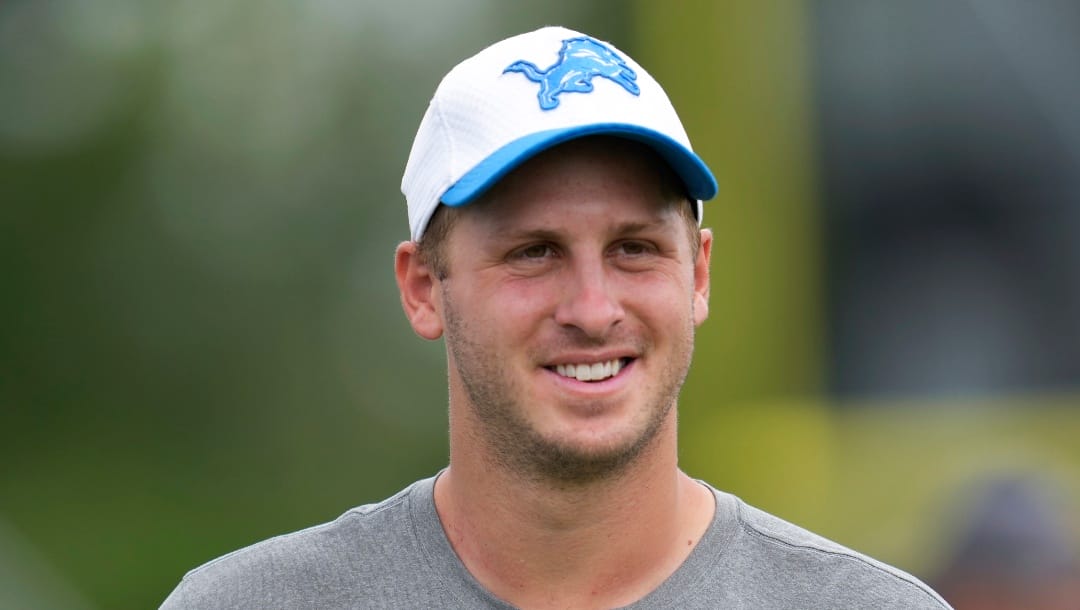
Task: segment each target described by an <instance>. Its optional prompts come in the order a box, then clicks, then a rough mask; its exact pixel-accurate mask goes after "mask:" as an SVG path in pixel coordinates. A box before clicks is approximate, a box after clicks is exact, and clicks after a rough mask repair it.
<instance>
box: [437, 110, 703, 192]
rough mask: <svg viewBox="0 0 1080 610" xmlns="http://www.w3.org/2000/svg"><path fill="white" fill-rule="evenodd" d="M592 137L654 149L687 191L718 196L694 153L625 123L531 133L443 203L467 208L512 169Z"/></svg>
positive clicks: (500, 153)
mask: <svg viewBox="0 0 1080 610" xmlns="http://www.w3.org/2000/svg"><path fill="white" fill-rule="evenodd" d="M592 135H613V136H619V137H622V138H627V139H630V140H636V141H639V142H642V143H644V144H647V145H649V146H651V147H652V148H653V149H654V150H655V151H656V152H657V153H658V154H659V155H660V156H661V157H662V158H663V159H664V160H665V161H667V162H668V164H669V165H670V166H671V168H672V169H673V170H675V173H676V174H678V176H679V177H680V178H681V179H682V181H683V184H684V185H685V186H686V192H687V194H688V195H690V197H692V198H694V199H698V200H702V201H704V200H707V199H712V198H713V197H715V196H716V191H717V186H716V178H714V177H713V175H712V172H711V171H709V168H708V166H706V165H705V162H704V161H702V160H701V158H700V157H698V156H697V155H696V154H694V152H693V151H691V150H689V149H688V148H686V147H685V146H683V145H682V144H680V143H679V142H677V141H675V140H673V139H671V138H670V137H668V136H666V135H664V134H662V133H660V132H657V131H653V130H651V129H644V128H642V127H640V126H638V125H628V124H625V123H594V124H591V125H579V126H575V127H566V128H562V129H549V130H546V131H540V132H537V133H533V134H529V135H527V136H525V137H523V138H519V139H517V140H514V141H513V142H511V143H509V144H507V145H506V146H503V147H502V148H500V149H499V150H497V151H495V152H494V153H492V154H491V156H489V157H488V158H486V159H484V160H483V161H481V162H480V163H478V164H477V165H476V167H474V168H472V169H471V170H469V172H468V173H466V174H465V175H464V176H462V177H461V179H460V180H458V181H457V182H456V183H455V184H454V185H453V186H451V187H450V188H449V189H447V191H446V192H445V193H443V196H442V197H441V198H440V201H441V202H442V203H443V204H445V205H448V206H451V207H458V206H463V205H466V204H468V203H470V202H472V201H474V200H475V199H476V198H477V197H479V196H480V195H482V194H484V192H485V191H487V190H488V189H489V188H491V187H492V186H494V185H495V183H496V182H498V181H499V180H501V179H502V178H503V176H505V175H506V174H508V173H510V171H511V170H513V169H514V168H516V167H517V166H519V165H521V164H522V163H524V162H525V161H528V160H529V159H530V158H532V157H534V156H535V155H537V154H539V153H541V152H543V151H545V150H547V149H549V148H551V147H552V146H555V145H556V144H561V143H563V142H566V141H569V140H573V139H576V138H581V137H584V136H592Z"/></svg>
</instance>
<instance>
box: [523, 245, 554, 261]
mask: <svg viewBox="0 0 1080 610" xmlns="http://www.w3.org/2000/svg"><path fill="white" fill-rule="evenodd" d="M550 252H551V247H550V246H548V245H547V244H536V245H533V246H529V247H527V248H524V249H523V250H521V251H520V252H519V256H520V257H521V258H544V257H545V256H547V255H548V254H549V253H550Z"/></svg>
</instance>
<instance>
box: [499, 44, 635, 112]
mask: <svg viewBox="0 0 1080 610" xmlns="http://www.w3.org/2000/svg"><path fill="white" fill-rule="evenodd" d="M507 72H520V73H522V74H524V75H525V77H526V78H528V79H529V80H531V81H533V82H537V83H540V92H539V93H537V94H536V97H537V99H539V100H540V107H541V108H543V109H544V110H551V109H552V108H555V107H557V106H558V105H559V95H561V94H563V93H567V92H573V93H589V92H591V91H592V90H593V84H592V79H593V78H595V77H597V76H602V77H604V78H606V79H608V80H610V81H613V82H615V83H618V84H619V85H621V86H622V88H623V89H626V90H627V91H629V92H630V93H632V94H634V95H638V94H639V93H640V92H641V89H639V88H638V85H637V83H636V82H635V81H636V80H637V74H636V73H635V72H634V71H633V70H631V69H630V67H629V66H627V65H626V61H625V60H623V58H621V57H619V56H618V55H617V54H616V53H615V52H614V51H612V50H611V49H609V48H607V47H606V46H604V45H602V44H600V43H599V42H597V41H595V40H593V39H592V38H588V37H585V36H580V37H577V38H570V39H567V40H564V41H563V43H562V49H560V50H559V60H558V61H556V62H555V63H554V64H552V65H551V67H550V68H548V69H547V70H540V69H539V68H537V67H536V65H535V64H532V63H530V62H527V61H515V62H514V63H512V64H510V65H509V66H507V67H506V69H505V70H503V74H506V73H507Z"/></svg>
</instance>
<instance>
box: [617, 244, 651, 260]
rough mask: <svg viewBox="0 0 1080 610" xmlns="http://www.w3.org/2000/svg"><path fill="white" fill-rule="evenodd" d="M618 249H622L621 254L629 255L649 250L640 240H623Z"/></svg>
mask: <svg viewBox="0 0 1080 610" xmlns="http://www.w3.org/2000/svg"><path fill="white" fill-rule="evenodd" d="M619 249H621V250H622V253H623V254H629V255H631V256H637V255H640V254H645V253H646V252H648V251H649V247H648V246H647V245H645V244H643V243H641V242H640V241H624V242H622V243H621V244H619Z"/></svg>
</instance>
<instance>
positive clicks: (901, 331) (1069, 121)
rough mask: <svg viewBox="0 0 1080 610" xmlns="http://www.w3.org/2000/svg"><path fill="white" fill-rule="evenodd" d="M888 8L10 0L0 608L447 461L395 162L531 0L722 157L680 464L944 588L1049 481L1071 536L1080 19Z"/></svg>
mask: <svg viewBox="0 0 1080 610" xmlns="http://www.w3.org/2000/svg"><path fill="white" fill-rule="evenodd" d="M902 4H903V6H900V5H898V4H894V3H881V2H878V3H874V2H868V3H855V2H849V3H845V2H838V1H831V2H820V3H810V4H804V3H798V2H791V1H785V2H761V3H758V2H749V1H747V2H716V3H714V2H704V1H696V2H681V3H658V2H657V3H653V2H645V1H641V2H636V3H628V2H616V1H600V0H594V1H591V2H582V1H576V2H570V1H562V0H560V1H551V0H548V1H538V0H531V1H528V2H515V3H499V2H490V1H482V0H471V1H462V2H455V3H446V2H439V1H435V0H403V1H400V2H395V3H382V2H374V1H371V0H353V1H349V0H318V1H313V2H307V3H294V2H284V1H279V0H274V1H255V0H226V1H209V0H196V1H191V2H184V3H164V2H142V1H139V0H103V1H100V2H95V3H85V2H80V1H77V0H56V1H47V2H37V1H30V0H10V1H8V2H4V3H3V4H0V202H2V203H0V231H2V233H0V253H2V256H0V278H2V287H0V291H2V292H0V294H2V298H0V320H2V324H0V607H3V608H110V609H113V608H117V609H119V608H147V607H156V606H157V604H159V603H160V602H161V601H162V600H163V599H164V597H165V596H166V595H167V594H168V592H169V591H170V590H171V589H172V587H173V586H175V584H176V583H177V582H178V581H179V579H180V577H181V576H182V575H183V573H184V572H185V571H186V570H187V569H190V568H192V567H194V566H196V565H198V564H200V563H202V562H205V561H207V560H209V559H212V558H213V557H216V556H218V555H220V554H222V553H225V552H227V551H230V550H233V549H235V548H237V547H239V546H242V545H246V544H249V543H252V542H255V541H258V540H261V539H263V538H266V537H269V536H272V535H276V534H279V533H284V532H287V531H291V530H295V529H299V528H302V527H306V526H308V525H312V524H314V523H318V522H323V521H327V520H330V519H333V518H334V517H336V516H337V515H339V514H340V513H342V512H344V511H345V510H346V509H347V508H349V507H351V506H355V505H358V504H363V503H367V502H373V501H377V500H379V499H382V498H383V497H385V496H387V495H389V494H391V493H393V492H395V491H397V490H398V489H400V488H401V487H403V486H405V485H406V484H407V483H409V482H411V481H412V480H414V479H416V478H419V477H424V476H428V475H430V474H432V473H434V472H435V471H436V470H437V469H439V468H440V467H442V466H443V465H444V464H445V460H446V453H447V447H446V421H445V410H446V407H445V404H446V398H445V394H446V382H445V368H444V360H443V354H442V346H441V344H436V343H426V342H424V341H422V340H420V339H418V338H416V337H415V336H413V334H412V333H411V331H410V329H409V327H408V325H407V323H406V321H405V319H404V317H403V316H402V314H401V312H400V307H399V304H398V298H397V293H396V287H395V285H394V281H393V276H392V254H393V248H394V246H395V245H396V244H397V243H398V242H399V241H400V240H403V239H406V238H407V237H408V231H407V224H406V219H405V208H404V200H403V197H402V196H401V195H400V193H399V191H398V183H399V179H400V175H401V171H402V169H403V167H404V163H405V159H406V157H407V155H408V150H409V146H410V145H411V141H412V136H413V134H414V133H415V129H416V126H417V125H418V123H419V120H420V117H421V115H422V114H423V112H424V109H425V107H426V105H427V101H428V99H429V98H430V96H431V93H432V92H433V91H434V88H435V86H436V85H437V83H438V80H439V79H440V78H441V76H442V75H443V74H444V73H445V72H446V71H447V70H448V69H449V68H450V67H452V66H453V65H454V64H455V63H457V62H458V61H459V60H461V59H463V58H464V57H466V56H468V55H471V54H472V53H474V52H476V51H478V50H479V49H480V48H482V47H483V46H485V45H486V44H489V43H491V42H494V41H495V40H498V39H500V38H503V37H505V36H508V35H512V34H515V33H519V32H523V31H527V30H530V29H533V28H535V27H538V26H540V25H544V24H550V23H558V24H563V25H567V26H569V27H572V28H575V29H580V30H583V31H586V32H588V33H590V34H592V35H594V36H596V37H598V38H601V39H606V40H611V41H613V42H614V43H615V44H616V45H617V46H619V47H620V48H621V49H623V50H624V51H626V52H628V53H630V54H631V55H633V56H634V57H635V58H636V59H637V60H638V61H639V62H640V63H642V64H643V65H645V66H646V67H647V68H649V70H650V72H652V73H653V74H654V76H656V77H657V78H658V80H660V81H661V82H662V83H663V84H664V85H665V88H666V89H667V90H668V93H669V94H670V96H671V97H672V99H673V101H674V103H675V106H676V107H677V108H678V109H679V112H680V114H681V116H682V117H683V119H684V122H685V123H686V126H687V130H688V131H689V133H690V134H691V137H692V139H693V141H694V143H695V147H696V149H697V150H698V151H699V153H700V154H701V155H702V156H703V157H704V159H705V160H706V161H707V162H708V163H709V164H710V165H711V166H712V167H713V168H714V170H715V171H716V174H717V178H718V180H719V182H720V184H721V194H720V196H719V197H718V198H717V199H716V200H715V201H713V202H711V203H710V204H708V205H707V207H706V224H707V225H708V226H710V227H712V228H713V230H714V232H715V233H716V236H717V240H716V246H715V248H716V249H715V251H714V258H713V269H712V271H713V289H712V304H711V316H710V320H709V321H708V322H707V324H706V325H705V326H704V327H703V329H702V331H701V333H700V335H699V340H698V350H697V355H696V359H695V364H694V367H693V370H692V372H691V377H690V380H689V382H688V385H687V388H686V390H685V392H684V395H683V399H682V401H681V406H680V408H681V421H680V426H681V434H682V444H681V453H682V458H681V459H682V465H683V467H684V468H685V469H686V470H688V471H689V472H690V473H691V474H693V475H695V476H699V477H701V478H704V479H707V480H709V481H710V482H712V483H714V484H716V485H717V486H719V487H721V488H724V489H727V490H730V491H732V492H733V493H736V494H738V495H740V496H742V497H743V498H744V499H746V500H748V501H750V502H752V503H755V504H757V505H759V506H761V507H763V508H765V509H767V510H770V511H772V512H774V513H776V514H778V515H780V516H782V517H785V518H787V519H789V520H792V521H794V522H796V523H799V524H801V525H805V526H807V527H810V528H811V529H814V530H816V531H819V532H820V533H822V534H825V535H827V536H830V537H833V538H835V539H837V540H839V541H840V542H842V543H845V544H847V545H849V546H852V547H855V548H856V549H859V550H861V551H864V552H867V553H869V554H871V555H874V556H876V557H878V558H880V559H883V560H886V561H889V562H891V563H895V564H897V565H899V566H900V567H902V568H904V569H906V570H908V571H911V572H913V573H915V574H916V575H918V576H921V577H923V578H926V579H928V580H933V579H935V578H936V577H937V575H938V574H940V573H941V571H942V570H943V569H944V568H945V567H946V565H947V564H948V563H949V562H950V561H951V560H952V557H953V555H954V551H955V548H956V546H957V544H960V543H959V542H958V541H957V536H959V535H960V534H959V533H961V532H963V531H965V526H964V525H963V524H964V523H965V521H964V520H965V518H966V517H965V512H964V511H965V509H964V506H965V502H967V501H968V500H970V499H971V497H972V496H971V493H970V491H971V490H972V489H974V488H976V487H978V485H979V484H980V482H982V481H986V480H992V479H994V478H1000V477H1006V478H1008V477H1019V478H1022V479H1025V480H1027V479H1034V480H1038V481H1041V482H1044V483H1045V486H1046V487H1047V488H1049V489H1052V490H1053V491H1054V494H1055V497H1058V498H1059V501H1060V502H1059V504H1057V505H1055V506H1059V507H1060V511H1061V514H1064V515H1066V516H1067V518H1066V519H1065V520H1064V521H1063V522H1062V524H1061V525H1060V527H1059V530H1060V531H1059V532H1058V533H1059V534H1060V539H1061V540H1063V541H1066V543H1065V544H1066V546H1068V547H1069V548H1071V549H1072V552H1075V547H1076V542H1075V541H1076V537H1077V533H1078V529H1080V523H1078V520H1077V519H1076V514H1077V513H1076V512H1075V509H1074V508H1072V507H1075V506H1076V504H1075V498H1076V495H1077V491H1078V490H1077V483H1078V481H1080V476H1078V475H1080V443H1077V442H1076V438H1077V436H1078V433H1080V391H1078V390H1080V322H1078V319H1080V316H1077V315H1075V312H1076V311H1077V307H1080V247H1077V245H1076V244H1077V240H1076V237H1075V236H1076V235H1077V232H1076V231H1077V230H1078V229H1080V211H1078V210H1080V206H1078V205H1077V204H1078V203H1080V201H1078V200H1080V185H1078V184H1077V178H1076V177H1075V176H1076V175H1080V172H1076V171H1075V170H1076V169H1078V167H1077V166H1078V165H1080V123H1078V118H1077V117H1076V116H1074V115H1075V114H1076V113H1075V111H1073V110H1071V106H1069V105H1068V101H1067V100H1069V99H1076V98H1075V97H1072V96H1071V93H1072V92H1077V93H1080V77H1077V75H1075V74H1071V71H1070V70H1068V66H1075V65H1078V63H1077V62H1076V61H1074V59H1080V50H1078V48H1077V43H1076V42H1075V41H1076V40H1078V39H1080V37H1077V36H1076V33H1077V32H1078V31H1080V14H1078V12H1077V11H1076V10H1075V9H1074V8H1072V7H1071V5H1068V4H1066V3H1058V4H1052V3H1048V4H1045V5H1040V7H1038V8H1032V7H1029V8H1028V9H1023V8H1018V7H1017V6H1013V5H1008V4H1005V3H997V4H993V3H989V4H984V5H983V6H982V7H981V8H976V6H975V5H974V3H967V2H961V1H954V2H912V3H902ZM1025 6H1027V5H1025Z"/></svg>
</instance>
